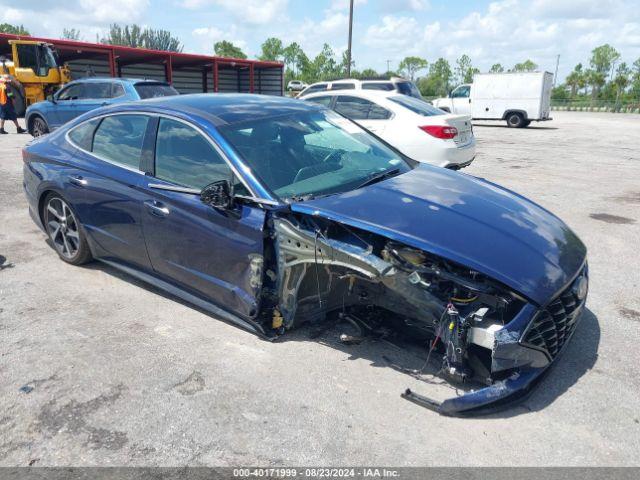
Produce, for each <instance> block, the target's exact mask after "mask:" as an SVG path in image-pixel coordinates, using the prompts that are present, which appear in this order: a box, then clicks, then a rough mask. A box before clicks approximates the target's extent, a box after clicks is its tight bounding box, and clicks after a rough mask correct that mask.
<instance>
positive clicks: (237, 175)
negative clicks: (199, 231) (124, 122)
mask: <svg viewBox="0 0 640 480" xmlns="http://www.w3.org/2000/svg"><path fill="white" fill-rule="evenodd" d="M116 115H145V116H148V117H158V118H168V119H169V120H174V121H176V122H180V123H184V124H185V125H187V126H189V127H191V128H193V129H195V130H196V131H197V132H198V133H199V134H200V135H202V136H203V137H204V138H205V139H206V140H207V141H208V142H209V143H210V144H211V145H212V146H213V148H214V150H215V151H216V152H218V154H219V155H220V157H221V158H222V159H223V160H224V161H225V163H226V164H227V166H228V167H229V168H230V169H231V171H232V172H233V174H234V175H235V176H236V177H238V179H239V180H240V182H241V183H242V184H243V185H244V187H245V188H246V189H247V191H248V192H249V193H251V196H253V197H255V198H260V197H258V196H257V195H256V192H255V191H254V189H253V188H251V186H250V185H249V184H248V183H247V181H246V179H245V178H244V176H243V175H240V172H239V171H238V169H237V168H236V167H235V166H234V165H233V163H232V162H231V160H229V158H228V157H227V155H226V154H225V153H224V152H223V151H222V149H221V148H220V146H219V145H218V144H217V142H215V141H214V140H213V139H212V138H211V137H210V136H209V135H208V134H207V133H205V132H204V130H202V129H201V128H200V127H199V126H197V125H195V124H193V123H191V122H189V121H187V120H183V119H182V118H178V117H174V116H173V115H168V114H166V113H155V112H145V111H138V110H131V111H127V112H113V113H103V114H102V115H96V116H95V117H91V118H88V119H86V120H84V121H83V122H81V123H79V124H78V125H75V126H74V127H73V128H70V129H69V130H67V131H66V133H65V140H66V141H67V142H68V143H69V144H70V145H72V146H73V147H74V148H77V149H78V150H80V151H82V152H84V153H86V154H87V155H90V156H92V157H94V158H97V159H98V160H101V161H103V162H106V163H109V164H111V165H116V166H118V167H120V168H124V169H125V170H129V171H131V172H136V173H139V174H140V175H144V176H147V177H148V178H154V179H157V180H160V181H162V182H167V183H170V184H172V185H175V186H176V187H180V186H179V185H177V184H176V183H174V182H171V181H168V180H163V179H161V178H157V177H155V176H150V175H147V174H146V173H145V172H143V171H142V170H140V168H132V167H129V166H128V165H123V164H121V163H118V162H114V161H113V160H110V159H106V158H102V157H100V156H99V155H96V154H94V153H93V152H89V151H87V150H85V149H84V148H81V147H79V146H78V145H77V144H75V143H74V142H73V141H72V140H71V138H70V137H69V133H71V131H72V130H75V129H76V128H78V127H80V126H81V125H84V124H85V123H87V122H90V121H92V120H97V119H100V118H106V117H113V116H116ZM156 140H157V138H156ZM154 162H155V159H154ZM242 166H243V168H244V169H245V170H249V171H250V170H251V169H250V168H249V167H247V166H246V165H244V163H243V164H242ZM182 188H184V187H182ZM265 200H269V199H265ZM269 201H272V200H269ZM277 204H278V205H280V203H279V202H278V203H277Z"/></svg>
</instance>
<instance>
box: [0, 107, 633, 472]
mask: <svg viewBox="0 0 640 480" xmlns="http://www.w3.org/2000/svg"><path fill="white" fill-rule="evenodd" d="M555 117H556V118H555V120H554V121H552V122H548V123H545V124H541V125H539V126H538V125H536V124H534V125H532V127H530V128H528V129H523V130H513V129H507V128H504V127H503V126H502V125H497V124H496V125H478V126H476V128H475V132H476V135H477V137H478V140H479V144H478V157H477V159H476V161H475V163H474V164H473V165H472V166H471V167H469V168H468V169H466V170H465V172H466V173H468V174H472V175H477V176H481V177H485V178H487V179H489V180H491V181H494V182H497V183H500V184H503V185H506V186H508V187H510V188H512V189H514V190H516V191H518V192H521V193H523V194H524V195H526V196H528V197H530V198H532V199H534V200H536V201H537V202H539V203H540V204H542V205H543V206H545V207H546V208H548V209H550V210H551V211H553V212H555V213H557V214H559V216H560V217H561V218H563V219H564V220H565V221H566V222H567V223H568V224H569V225H570V226H571V227H572V228H573V229H574V230H575V231H576V232H577V233H578V235H579V236H580V237H581V238H582V239H583V241H584V242H585V243H586V244H587V246H588V248H589V262H590V268H591V292H590V297H589V301H588V311H587V312H586V313H585V315H584V317H583V321H582V322H581V324H580V326H579V327H578V329H577V331H576V334H575V336H574V339H573V341H572V343H571V344H570V345H569V347H568V349H567V350H566V352H565V355H564V356H563V357H562V358H560V360H559V361H558V362H557V365H556V366H555V368H554V369H553V370H552V371H551V372H550V374H549V375H548V376H547V378H546V379H545V380H544V381H543V382H542V383H541V384H540V385H539V387H538V389H537V390H536V391H535V393H534V394H533V395H532V396H531V397H530V398H529V399H528V400H527V401H526V402H524V403H523V404H521V405H519V406H517V407H515V408H511V409H509V410H507V411H504V412H501V413H499V414H494V415H491V416H488V417H482V418H474V419H455V418H446V417H441V416H438V415H436V414H434V413H432V412H430V411H427V410H424V409H421V408H419V407H417V406H416V405H413V404H411V403H409V402H407V401H405V400H403V399H401V398H400V392H402V391H403V390H404V389H405V388H406V387H412V388H413V389H415V390H416V391H418V392H421V393H424V394H433V395H435V396H438V397H439V398H444V396H446V395H449V396H450V395H453V394H454V392H453V391H451V390H450V389H448V388H447V387H445V386H443V385H431V384H427V383H424V382H419V381H417V380H414V379H412V378H411V377H408V376H407V375H404V374H402V373H400V372H398V371H396V370H394V369H393V368H390V367H389V364H388V363H387V362H386V361H385V359H384V358H383V355H386V356H387V357H389V358H391V359H393V360H394V361H398V362H402V363H404V364H406V365H409V364H410V363H411V362H414V364H415V363H416V362H418V361H419V359H417V357H416V358H414V357H413V356H411V355H408V354H406V353H404V352H402V351H400V350H398V349H396V348H394V347H393V346H391V345H388V344H384V343H371V342H369V343H366V344H363V345H360V346H355V347H346V346H343V345H340V344H338V343H337V342H336V341H335V336H336V332H333V331H330V332H328V333H326V334H324V335H321V336H320V337H319V338H316V339H311V338H310V337H309V332H308V331H306V330H303V331H300V332H296V333H293V334H291V335H290V336H289V339H288V340H287V341H281V342H277V343H268V342H265V341H262V340H260V339H258V338H257V337H255V336H253V335H251V334H249V333H246V332H244V331H242V330H240V329H238V328H236V327H234V326H231V325H229V324H227V323H224V322H221V321H218V320H216V319H214V318H211V317H210V316H208V315H206V314H204V313H203V312H201V311H199V310H197V309H195V308H192V307H190V306H189V305H186V304H184V303H182V302H180V301H177V300H176V299H174V298H171V297H168V296H166V295H163V294H162V293H160V292H158V291H156V290H155V289H153V288H150V287H147V286H145V285H143V284H141V283H139V282H137V281H135V280H133V279H131V278H129V277H127V276H126V275H123V274H121V273H119V272H117V271H115V270H113V269H111V268H109V267H106V266H103V265H100V264H91V265H89V266H86V267H83V268H79V267H72V266H69V265H66V264H64V263H63V262H61V261H60V260H58V259H57V257H56V255H55V254H54V252H53V251H52V250H51V248H50V247H49V246H48V245H47V243H46V242H45V237H44V235H43V234H42V233H41V232H40V231H39V230H38V229H37V228H36V226H35V225H34V224H33V223H32V221H31V219H30V218H29V216H28V214H27V206H26V202H25V199H24V197H23V194H22V186H21V178H22V173H21V169H22V161H21V156H20V148H21V146H22V145H23V144H24V143H25V142H26V141H27V140H28V137H26V136H18V135H8V136H4V137H3V138H2V146H3V155H2V156H1V157H0V205H1V207H2V208H0V226H1V227H0V265H1V267H0V465H4V466H14V465H83V466H86V465H101V466H110V465H164V466H176V465H185V464H189V465H240V464H242V465H250V464H253V465H255V464H259V465H263V466H267V465H272V464H278V465H280V464H287V465H366V464H380V465H395V466H401V465H415V466H421V465H482V466H487V465H519V466H523V465H527V466H541V465H636V466H637V465H640V461H639V460H638V452H640V445H639V443H640V423H639V422H640V380H639V376H638V373H637V368H638V365H639V364H640V354H639V353H638V348H637V346H638V343H639V342H640V334H639V332H640V295H638V291H639V289H640V274H638V272H639V271H640V255H638V251H637V246H638V245H639V244H640V116H637V115H636V116H632V115H623V114H604V113H603V114H595V113H572V112H556V113H555ZM10 128H13V127H10ZM436 383H437V382H436ZM434 392H435V393H434Z"/></svg>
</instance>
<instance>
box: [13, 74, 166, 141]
mask: <svg viewBox="0 0 640 480" xmlns="http://www.w3.org/2000/svg"><path fill="white" fill-rule="evenodd" d="M172 95H178V91H177V90H176V89H175V88H173V87H172V86H171V85H169V84H168V83H165V82H158V81H155V80H140V79H133V78H100V77H90V78H83V79H80V80H76V81H73V82H70V83H68V84H66V85H65V86H64V87H63V88H61V89H60V90H59V91H58V92H56V93H55V94H54V95H52V96H51V97H49V99H48V100H45V101H43V102H38V103H34V104H33V105H31V106H30V107H29V108H28V109H27V112H26V113H25V123H26V124H27V130H28V131H29V133H30V134H31V135H33V136H34V137H39V136H40V135H44V134H45V133H49V132H51V131H53V130H55V129H56V128H58V127H60V126H61V125H63V124H64V123H66V122H69V121H71V120H73V119H74V118H76V117H79V116H80V115H82V114H84V113H87V112H89V111H91V110H95V109H96V108H100V107H104V106H106V105H113V104H116V103H122V102H133V101H136V100H144V99H146V98H157V97H167V96H172Z"/></svg>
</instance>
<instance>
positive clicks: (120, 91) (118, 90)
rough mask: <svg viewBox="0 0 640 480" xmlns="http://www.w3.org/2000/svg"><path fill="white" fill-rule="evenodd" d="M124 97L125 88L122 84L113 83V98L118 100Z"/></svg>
mask: <svg viewBox="0 0 640 480" xmlns="http://www.w3.org/2000/svg"><path fill="white" fill-rule="evenodd" d="M123 95H124V87H123V86H122V84H121V83H112V84H111V97H112V98H118V97H122V96H123Z"/></svg>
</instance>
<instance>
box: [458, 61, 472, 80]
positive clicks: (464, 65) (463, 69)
mask: <svg viewBox="0 0 640 480" xmlns="http://www.w3.org/2000/svg"><path fill="white" fill-rule="evenodd" d="M472 68H473V66H472V65H471V58H469V55H467V54H464V55H462V56H461V57H460V58H459V59H457V60H456V78H457V81H458V83H470V82H472V81H473V74H471V73H470V72H471V70H472ZM469 77H471V78H469Z"/></svg>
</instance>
